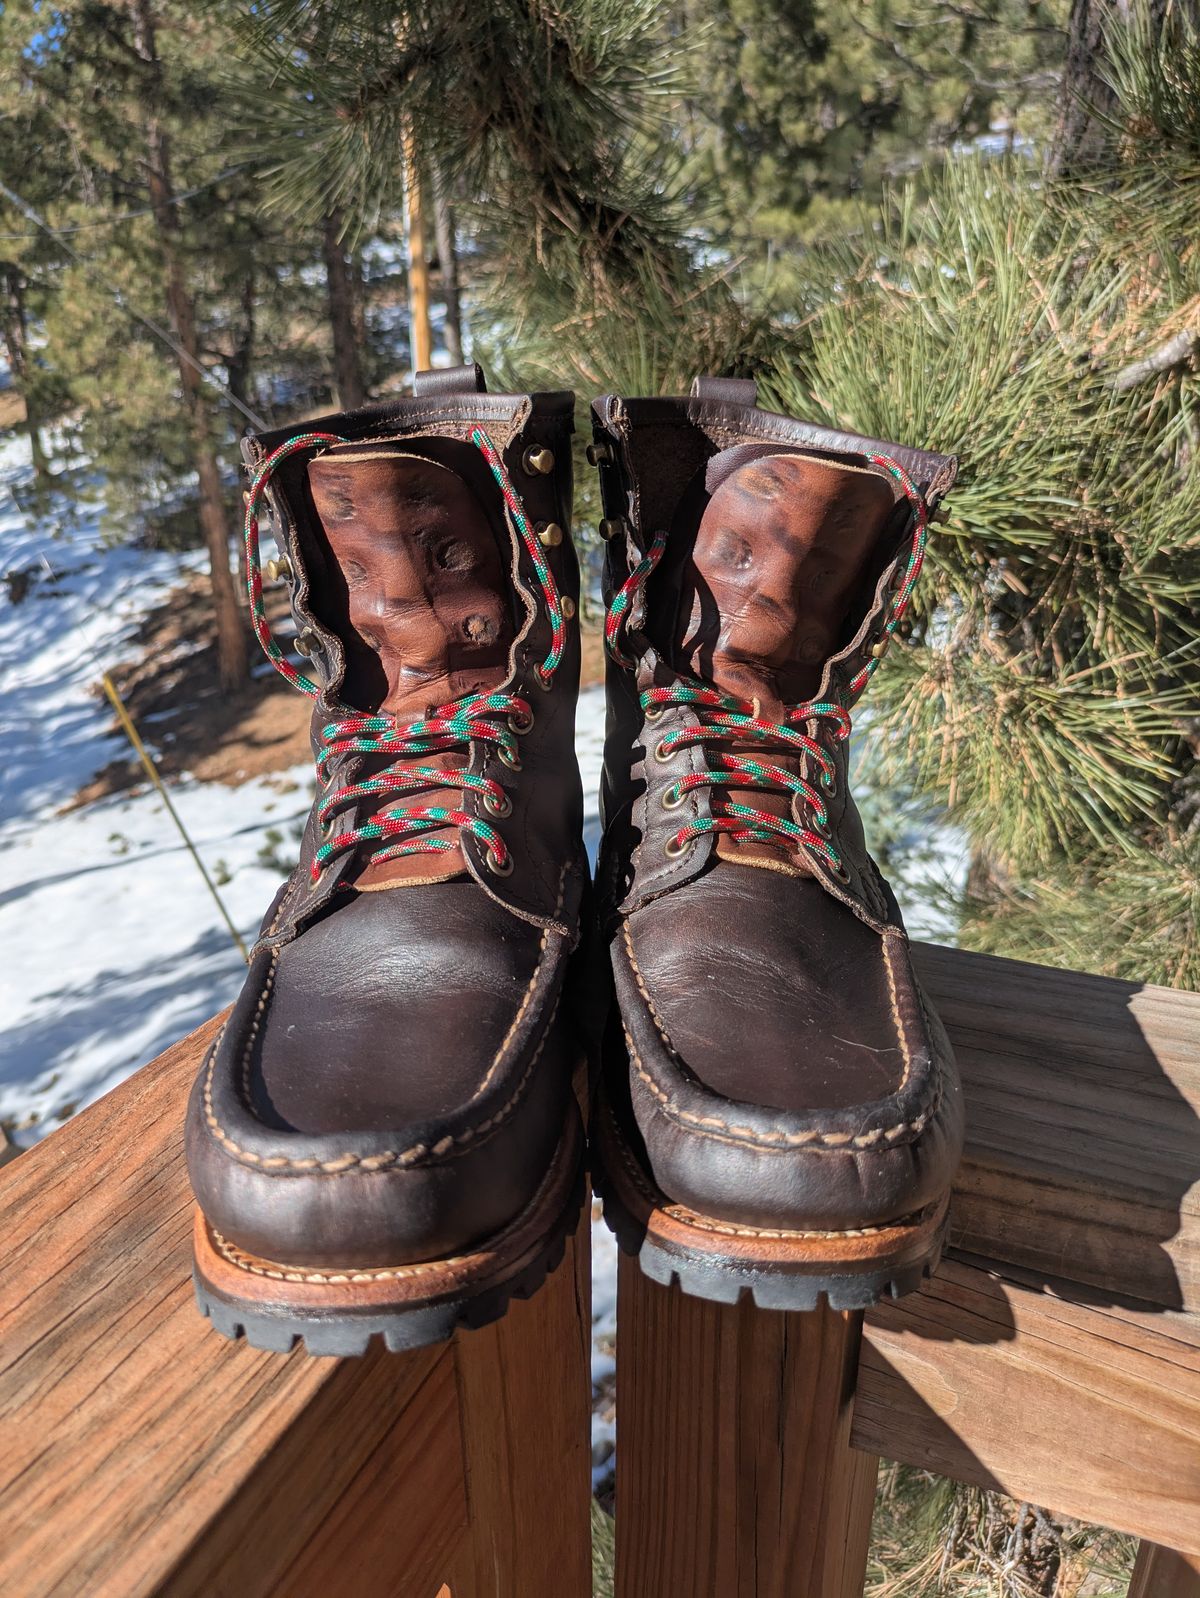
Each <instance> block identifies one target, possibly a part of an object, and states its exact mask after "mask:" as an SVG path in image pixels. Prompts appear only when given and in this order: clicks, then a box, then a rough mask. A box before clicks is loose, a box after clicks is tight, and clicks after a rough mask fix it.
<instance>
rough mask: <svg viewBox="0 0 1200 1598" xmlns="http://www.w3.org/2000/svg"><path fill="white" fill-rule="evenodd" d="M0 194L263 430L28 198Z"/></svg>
mask: <svg viewBox="0 0 1200 1598" xmlns="http://www.w3.org/2000/svg"><path fill="white" fill-rule="evenodd" d="M0 194H2V195H3V196H4V198H5V199H6V200H8V202H9V203H10V204H11V205H15V206H16V208H17V210H18V211H20V213H21V215H22V216H24V217H26V218H27V219H28V220H29V221H30V222H32V223H34V225H35V226H36V227H39V228H41V230H42V232H43V233H48V234H49V235H50V237H51V238H54V239H57V240H58V242H59V244H60V246H61V248H62V249H63V250H64V251H65V253H66V254H67V255H69V256H70V257H71V259H72V260H73V261H74V262H75V264H76V265H77V266H80V267H82V268H83V270H84V271H85V272H86V273H87V274H88V275H89V277H92V278H94V279H95V281H96V282H97V283H99V284H100V285H101V286H102V287H103V288H106V289H107V290H108V292H109V293H110V294H111V295H112V297H113V299H114V300H115V301H116V303H117V305H119V306H120V308H121V310H123V311H124V312H125V314H126V316H129V317H131V318H132V319H133V320H134V321H135V322H140V323H141V325H142V326H143V327H144V328H146V329H148V330H149V332H151V333H153V334H154V336H155V338H159V339H161V340H162V341H163V343H164V344H165V345H166V346H167V348H168V349H170V350H173V351H174V353H175V355H176V357H177V359H179V360H181V361H185V362H186V363H187V365H188V366H190V367H191V368H192V369H193V371H195V372H197V373H198V374H199V375H200V376H201V377H202V378H203V379H204V380H205V382H207V383H211V384H212V386H213V387H214V388H215V389H217V390H218V391H219V392H220V393H221V394H223V395H224V396H225V398H226V399H227V400H228V401H229V403H230V404H231V405H232V406H234V407H235V408H236V409H237V410H239V411H241V413H242V415H243V416H244V417H245V418H246V420H247V421H248V422H249V423H250V424H251V426H252V427H257V428H259V429H262V430H265V428H266V426H267V423H266V422H265V421H264V420H263V418H262V417H261V416H259V415H258V414H257V412H255V411H252V410H251V409H250V407H249V406H248V405H243V404H242V402H241V400H240V399H238V397H237V395H236V394H235V393H234V392H233V390H232V389H231V388H230V387H229V385H228V384H227V383H222V381H221V379H220V378H219V377H217V376H216V375H215V374H214V373H213V372H211V371H210V370H209V369H208V367H207V366H205V365H203V364H202V363H201V362H200V361H198V360H197V359H196V357H195V356H194V355H190V354H189V353H188V352H187V350H185V349H184V347H183V345H182V344H180V343H179V342H178V340H177V339H175V338H174V337H173V336H172V335H171V334H170V333H168V332H167V330H166V328H165V327H162V326H161V325H160V324H159V323H158V322H155V321H153V320H152V319H151V318H150V317H149V316H143V315H142V313H141V311H139V310H136V309H135V308H134V307H133V306H132V305H130V304H128V302H127V301H126V299H125V295H124V293H123V292H122V290H121V288H120V287H119V286H118V285H117V284H116V283H114V282H113V280H112V279H111V278H109V277H105V275H104V273H103V272H100V271H98V270H97V269H96V267H95V266H93V265H92V263H91V262H90V261H88V260H85V259H84V257H83V256H82V255H80V253H79V251H78V250H75V249H73V248H72V247H71V245H69V244H66V243H64V242H63V241H62V240H61V239H58V235H57V234H56V233H55V231H54V229H53V228H52V227H51V226H50V224H49V222H47V221H46V218H45V217H44V216H42V214H41V213H40V212H39V211H35V210H34V208H33V206H32V205H30V204H29V202H28V201H27V200H23V199H22V198H21V196H20V195H19V194H14V193H13V191H12V189H10V188H9V187H8V186H7V184H5V183H0Z"/></svg>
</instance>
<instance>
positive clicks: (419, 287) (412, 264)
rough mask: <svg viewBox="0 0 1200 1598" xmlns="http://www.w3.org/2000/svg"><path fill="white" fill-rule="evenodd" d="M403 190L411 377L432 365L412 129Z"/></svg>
mask: <svg viewBox="0 0 1200 1598" xmlns="http://www.w3.org/2000/svg"><path fill="white" fill-rule="evenodd" d="M404 187H405V192H406V196H407V202H408V204H407V209H408V339H409V354H410V358H411V361H412V369H413V372H414V374H415V373H417V372H423V371H427V370H428V368H429V367H430V366H431V365H432V364H433V329H432V326H431V325H430V320H429V261H428V258H427V255H426V250H425V198H424V193H423V186H422V183H421V171H420V166H419V163H418V161H417V147H416V140H415V139H414V137H413V130H412V127H411V125H410V126H409V128H408V131H407V133H406V134H405V137H404Z"/></svg>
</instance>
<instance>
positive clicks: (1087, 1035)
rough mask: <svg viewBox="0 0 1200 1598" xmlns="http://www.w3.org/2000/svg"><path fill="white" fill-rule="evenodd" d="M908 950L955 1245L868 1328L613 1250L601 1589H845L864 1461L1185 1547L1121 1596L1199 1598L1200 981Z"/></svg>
mask: <svg viewBox="0 0 1200 1598" xmlns="http://www.w3.org/2000/svg"><path fill="white" fill-rule="evenodd" d="M915 953H916V957H917V963H918V967H919V969H920V972H921V976H922V980H923V981H924V982H925V984H926V986H927V987H928V989H929V991H930V993H931V995H932V997H933V999H934V1001H935V1003H936V1004H937V1006H938V1008H939V1010H940V1012H941V1015H942V1018H943V1020H944V1021H945V1023H946V1026H947V1029H948V1031H949V1032H950V1035H951V1038H952V1040H953V1042H954V1045H955V1049H956V1051H957V1054H958V1058H959V1063H960V1065H961V1067H962V1071H963V1081H964V1089H965V1092H966V1098H967V1126H968V1146H967V1153H966V1158H965V1160H964V1163H963V1167H962V1170H961V1172H960V1174H959V1178H958V1182H957V1184H956V1187H955V1193H954V1204H953V1208H952V1214H951V1242H952V1243H953V1244H954V1247H953V1248H952V1249H951V1250H950V1251H949V1254H948V1256H947V1258H946V1260H945V1261H944V1262H943V1265H942V1267H941V1268H940V1269H939V1271H938V1272H937V1274H936V1275H935V1277H934V1279H933V1281H932V1282H930V1283H929V1284H928V1285H927V1287H926V1288H925V1289H924V1290H922V1291H921V1292H920V1293H916V1294H913V1295H911V1296H910V1297H908V1298H905V1299H903V1300H901V1301H900V1302H899V1303H896V1304H883V1305H880V1306H879V1307H878V1308H877V1309H876V1310H874V1311H871V1312H869V1313H868V1315H867V1317H866V1319H865V1322H863V1323H862V1324H861V1325H860V1324H859V1322H858V1320H857V1318H854V1319H851V1318H849V1317H843V1316H836V1315H832V1314H830V1313H829V1312H827V1311H821V1312H818V1313H816V1314H812V1315H781V1314H778V1313H769V1312H765V1311H760V1310H756V1309H755V1308H754V1307H753V1306H752V1305H751V1304H749V1303H743V1304H740V1305H738V1306H736V1307H723V1306H720V1305H716V1304H709V1303H705V1302H702V1301H698V1300H695V1299H689V1298H687V1297H685V1296H684V1295H682V1294H681V1293H680V1292H679V1291H678V1289H672V1290H670V1291H666V1290H664V1289H663V1288H661V1287H658V1286H655V1285H654V1284H653V1283H651V1282H649V1281H647V1280H646V1279H644V1278H643V1277H642V1276H641V1274H640V1272H639V1271H638V1269H637V1266H636V1264H634V1263H632V1262H630V1261H628V1260H624V1259H623V1260H622V1262H621V1275H620V1301H619V1312H620V1313H619V1321H620V1330H619V1336H618V1349H617V1400H618V1417H617V1425H618V1446H617V1505H616V1508H617V1594H618V1598H859V1595H860V1594H861V1592H862V1585H863V1579H864V1575H865V1568H866V1559H867V1550H868V1539H869V1534H870V1520H871V1510H872V1497H873V1487H874V1483H875V1478H876V1469H877V1460H878V1458H879V1457H883V1458H889V1459H897V1460H902V1461H905V1462H907V1463H910V1464H914V1465H919V1466H922V1467H924V1468H927V1469H929V1470H932V1471H935V1472H937V1473H938V1474H941V1475H945V1476H951V1477H954V1478H955V1479H957V1480H960V1481H967V1482H973V1483H976V1484H977V1485H979V1486H982V1487H989V1488H995V1489H998V1490H1000V1491H1004V1492H1008V1493H1010V1494H1011V1495H1012V1496H1014V1497H1017V1498H1019V1499H1023V1500H1026V1501H1029V1502H1032V1503H1037V1504H1041V1505H1044V1506H1045V1507H1046V1508H1048V1509H1051V1510H1058V1511H1061V1512H1063V1513H1066V1514H1070V1515H1074V1516H1076V1517H1078V1518H1080V1519H1083V1520H1093V1521H1096V1522H1099V1523H1100V1524H1102V1525H1110V1526H1113V1527H1115V1528H1117V1529H1118V1530H1122V1531H1128V1532H1132V1533H1134V1534H1136V1535H1138V1536H1141V1537H1145V1538H1148V1539H1151V1542H1152V1543H1157V1544H1166V1545H1169V1547H1171V1548H1176V1549H1180V1550H1182V1552H1178V1553H1175V1552H1169V1551H1168V1550H1167V1548H1164V1547H1157V1548H1156V1547H1152V1546H1150V1545H1149V1544H1147V1546H1146V1547H1145V1548H1144V1549H1143V1552H1142V1555H1141V1558H1140V1560H1139V1565H1138V1575H1137V1578H1136V1580H1135V1584H1134V1586H1133V1587H1132V1588H1131V1589H1130V1591H1131V1595H1133V1598H1200V1566H1198V1556H1200V996H1197V995H1194V994H1186V993H1173V992H1167V991H1165V990H1162V989H1154V988H1139V987H1138V986H1137V985H1136V984H1134V983H1126V982H1115V981H1107V980H1105V979H1102V978H1098V977H1090V976H1084V975H1081V974H1080V973H1078V972H1064V971H1053V970H1049V969H1046V968H1043V967H1038V966H1032V965H1021V964H1017V963H1016V962H1013V961H1007V960H997V959H990V958H988V957H985V956H981V955H971V954H965V953H962V952H960V951H953V950H948V949H934V948H929V947H924V948H919V949H917V950H916V951H915ZM860 1335H861V1340H862V1341H861V1359H860V1358H859V1339H860Z"/></svg>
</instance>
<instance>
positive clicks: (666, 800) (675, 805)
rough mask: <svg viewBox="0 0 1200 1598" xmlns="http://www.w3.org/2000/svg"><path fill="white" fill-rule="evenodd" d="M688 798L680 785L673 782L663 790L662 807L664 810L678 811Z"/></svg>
mask: <svg viewBox="0 0 1200 1598" xmlns="http://www.w3.org/2000/svg"><path fill="white" fill-rule="evenodd" d="M686 798H687V794H686V793H685V792H684V791H683V790H682V789H681V788H680V786H679V784H678V783H677V782H673V783H671V784H670V785H669V786H668V787H666V788H664V789H663V795H662V807H663V809H664V810H678V809H679V807H680V805H681V804H682V803H683V801H684V800H685V799H686Z"/></svg>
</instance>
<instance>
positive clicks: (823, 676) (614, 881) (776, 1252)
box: [591, 378, 962, 1309]
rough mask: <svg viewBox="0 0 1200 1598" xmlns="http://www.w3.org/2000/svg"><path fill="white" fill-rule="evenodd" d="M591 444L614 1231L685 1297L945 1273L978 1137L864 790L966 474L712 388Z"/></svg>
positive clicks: (607, 1205)
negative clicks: (599, 542) (871, 725)
mask: <svg viewBox="0 0 1200 1598" xmlns="http://www.w3.org/2000/svg"><path fill="white" fill-rule="evenodd" d="M594 433H595V443H594V445H593V446H592V450H591V454H592V455H593V456H594V457H595V460H596V462H597V464H599V466H600V469H601V479H602V491H603V496H604V505H605V512H606V517H607V520H606V521H605V522H604V524H603V525H602V529H601V530H602V532H603V533H604V534H605V535H606V536H607V537H608V538H609V540H610V543H609V549H608V558H607V573H608V575H607V582H608V584H609V589H610V598H611V605H610V612H609V622H608V645H609V654H610V663H609V676H608V684H609V722H608V729H609V730H608V740H607V745H606V751H605V770H604V784H603V794H602V813H603V819H604V841H603V846H602V852H601V861H600V867H599V871H598V879H597V880H598V892H599V897H600V902H601V913H602V916H603V927H604V933H605V937H606V938H607V940H608V942H609V945H610V952H611V961H612V971H613V978H614V982H615V989H616V1007H615V1011H616V1020H615V1021H614V1022H613V1024H611V1025H610V1028H609V1035H608V1038H607V1040H606V1049H605V1062H604V1071H603V1084H602V1091H601V1095H600V1104H599V1107H598V1111H597V1117H596V1128H595V1135H596V1142H597V1145H598V1154H599V1163H600V1165H601V1177H600V1181H601V1185H602V1190H603V1195H604V1210H605V1216H606V1218H607V1219H608V1221H609V1223H610V1225H612V1227H613V1229H614V1230H615V1231H616V1233H617V1237H618V1240H619V1241H620V1242H621V1243H622V1244H623V1246H624V1247H625V1248H626V1249H628V1250H630V1251H636V1252H637V1253H638V1256H639V1260H640V1263H641V1266H642V1269H643V1270H645V1271H646V1272H647V1274H648V1275H650V1276H652V1277H653V1278H654V1279H655V1280H657V1281H661V1282H664V1283H669V1282H671V1281H672V1280H673V1279H674V1280H678V1281H679V1283H680V1284H681V1285H682V1287H683V1289H684V1290H685V1291H686V1292H689V1293H694V1294H697V1295H699V1296H701V1297H706V1298H713V1299H717V1300H720V1301H723V1302H735V1301H736V1300H737V1299H738V1298H739V1296H740V1295H741V1294H742V1293H743V1292H745V1291H747V1290H748V1291H749V1292H751V1293H752V1294H753V1296H754V1298H755V1300H756V1301H757V1302H758V1303H759V1304H760V1305H762V1306H763V1307H766V1308H773V1309H810V1308H813V1307H815V1305H816V1304H817V1302H818V1300H819V1298H820V1296H821V1295H822V1294H823V1295H825V1297H826V1299H827V1301H828V1303H829V1304H830V1306H831V1307H833V1308H834V1309H855V1308H861V1307H863V1306H865V1305H867V1304H870V1303H872V1302H874V1300H875V1299H876V1298H877V1297H878V1296H879V1295H881V1294H882V1293H885V1292H890V1293H892V1294H893V1295H896V1294H899V1293H902V1292H905V1291H908V1290H909V1289H911V1288H913V1287H915V1286H916V1285H917V1284H918V1283H919V1281H920V1278H921V1275H922V1272H923V1271H927V1270H929V1269H932V1267H933V1265H934V1264H935V1263H936V1260H937V1257H938V1254H939V1251H940V1247H941V1240H942V1236H943V1232H944V1226H945V1216H946V1208H947V1198H948V1193H949V1187H950V1182H951V1178H952V1176H953V1174H954V1171H955V1167H956V1165H957V1163H958V1159H959V1155H960V1151H961V1145H962V1104H961V1094H960V1089H959V1083H958V1077H957V1073H956V1070H955V1065H954V1060H953V1057H952V1055H951V1052H950V1048H949V1045H948V1043H947V1041H946V1036H945V1033H944V1032H943V1030H942V1027H941V1026H940V1024H939V1022H938V1020H937V1018H936V1016H934V1014H933V1013H932V1011H931V1010H930V1007H929V1004H928V1001H927V1000H926V999H925V997H924V995H923V994H922V992H921V990H920V988H919V986H918V984H917V981H916V978H915V977H914V975H913V970H912V966H911V964H910V961H909V949H908V941H907V938H906V936H905V932H904V926H903V923H902V921H901V917H900V912H899V910H898V909H897V906H896V901H895V899H894V898H893V896H892V893H891V890H890V889H889V888H888V885H887V883H886V882H884V880H883V878H882V877H881V876H880V874H879V871H878V869H877V867H876V866H875V864H874V862H873V861H872V860H871V858H870V856H869V855H868V854H867V852H866V849H865V847H864V843H863V833H862V826H861V823H860V821H859V817H858V813H857V811H856V809H855V806H854V801H853V799H852V797H851V795H850V792H849V787H848V769H847V762H848V750H849V744H848V742H847V738H848V734H849V730H850V712H851V710H852V709H853V707H854V705H855V702H856V701H857V699H858V697H859V695H860V694H861V693H862V691H863V689H864V688H865V687H866V685H867V683H868V681H869V679H870V677H871V675H872V673H873V672H874V671H875V669H876V668H877V666H878V665H879V663H880V661H881V659H882V656H883V654H884V651H885V650H886V648H887V645H888V643H889V641H890V640H891V638H892V636H893V633H894V629H895V627H896V625H897V623H898V621H899V619H900V617H901V615H902V614H903V611H904V608H905V605H906V603H907V599H908V595H909V593H910V591H911V588H912V585H913V583H914V581H915V580H916V576H917V573H918V571H919V570H920V565H921V559H922V555H923V551H924V545H925V536H926V531H925V530H926V521H927V518H928V515H929V512H930V511H931V510H932V509H933V507H934V506H936V504H937V502H938V500H939V499H940V498H941V497H942V495H944V494H945V492H946V491H947V489H948V488H949V487H950V486H951V484H952V483H953V481H954V474H955V462H954V461H953V460H952V459H949V458H947V457H944V456H940V455H935V454H931V453H928V452H926V451H923V450H917V449H907V448H901V447H900V446H898V445H894V444H886V443H882V442H879V441H877V440H872V439H867V438H860V437H857V436H854V435H851V434H848V433H840V432H833V431H830V430H828V429H825V428H821V427H816V426H813V425H810V424H809V423H806V422H799V421H794V420H792V419H790V418H788V417H785V416H778V415H773V414H770V413H768V412H765V411H762V410H759V409H758V408H757V406H756V403H755V390H754V385H753V383H743V382H736V381H729V380H717V379H705V378H701V379H698V380H697V382H696V383H695V384H694V385H693V389H692V394H691V396H690V397H688V398H681V399H621V398H617V397H615V396H609V397H608V398H605V399H602V400H598V401H596V403H595V406H594Z"/></svg>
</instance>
